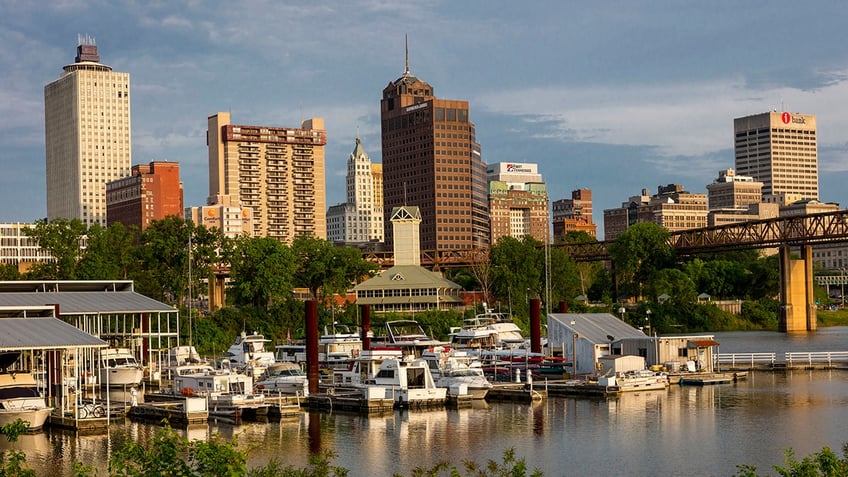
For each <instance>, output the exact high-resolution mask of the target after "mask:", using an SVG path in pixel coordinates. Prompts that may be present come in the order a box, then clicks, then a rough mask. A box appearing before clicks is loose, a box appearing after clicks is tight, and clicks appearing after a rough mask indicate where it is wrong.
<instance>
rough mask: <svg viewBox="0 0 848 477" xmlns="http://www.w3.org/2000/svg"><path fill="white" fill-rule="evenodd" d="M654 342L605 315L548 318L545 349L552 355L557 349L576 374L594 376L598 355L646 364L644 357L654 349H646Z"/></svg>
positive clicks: (555, 315) (640, 332)
mask: <svg viewBox="0 0 848 477" xmlns="http://www.w3.org/2000/svg"><path fill="white" fill-rule="evenodd" d="M655 340H656V338H653V337H651V336H648V335H646V334H645V333H643V332H642V331H641V330H638V329H636V328H633V327H632V326H630V325H628V324H627V323H625V322H623V321H621V320H620V319H618V318H616V317H615V316H614V315H611V314H609V313H551V314H549V315H548V347H549V348H550V349H551V351H552V352H555V351H556V350H561V352H562V356H563V358H564V359H565V360H566V362H570V363H571V366H572V369H575V370H576V374H594V373H595V372H596V371H597V369H598V359H599V358H600V357H602V356H609V355H626V354H634V355H637V356H642V357H643V358H645V359H646V361H648V362H650V358H649V357H648V356H646V355H647V354H648V351H649V349H656V347H655V346H649V344H650V343H653V342H654V341H655ZM640 343H641V344H642V345H643V347H639V344H640ZM643 350H644V351H643ZM634 351H635V352H634ZM643 352H644V354H643Z"/></svg>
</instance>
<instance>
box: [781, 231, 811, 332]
mask: <svg viewBox="0 0 848 477" xmlns="http://www.w3.org/2000/svg"><path fill="white" fill-rule="evenodd" d="M777 327H778V329H779V330H780V331H782V332H785V333H792V332H804V331H816V302H815V297H814V295H813V248H812V247H811V246H810V245H802V246H801V259H800V260H799V259H793V258H792V256H791V254H790V249H789V246H788V245H781V246H780V310H779V311H778V318H777Z"/></svg>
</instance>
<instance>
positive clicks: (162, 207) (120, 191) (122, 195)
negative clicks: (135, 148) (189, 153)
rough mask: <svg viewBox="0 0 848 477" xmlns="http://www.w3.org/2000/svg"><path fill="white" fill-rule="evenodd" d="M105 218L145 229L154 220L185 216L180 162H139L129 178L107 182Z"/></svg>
mask: <svg viewBox="0 0 848 477" xmlns="http://www.w3.org/2000/svg"><path fill="white" fill-rule="evenodd" d="M106 217H107V223H108V224H109V225H111V224H113V223H116V222H120V223H122V224H124V225H125V226H131V225H134V226H136V227H138V228H139V229H140V230H144V229H146V228H147V226H148V225H150V221H152V220H162V219H164V218H165V217H179V218H180V219H182V217H183V183H182V182H181V181H180V164H179V163H177V162H166V161H153V162H151V163H150V164H136V165H134V166H133V167H132V174H131V175H130V176H129V177H123V178H121V179H118V180H115V181H111V182H109V183H107V184H106Z"/></svg>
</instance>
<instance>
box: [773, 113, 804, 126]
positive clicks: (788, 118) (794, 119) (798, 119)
mask: <svg viewBox="0 0 848 477" xmlns="http://www.w3.org/2000/svg"><path fill="white" fill-rule="evenodd" d="M780 120H781V121H783V124H789V123H792V124H807V120H806V119H805V118H804V117H803V116H792V115H791V114H789V113H786V112H784V113H783V114H781V115H780Z"/></svg>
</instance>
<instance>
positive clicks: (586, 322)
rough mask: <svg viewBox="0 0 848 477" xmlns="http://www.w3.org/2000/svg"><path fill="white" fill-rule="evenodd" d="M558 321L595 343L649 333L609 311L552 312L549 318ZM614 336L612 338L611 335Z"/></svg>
mask: <svg viewBox="0 0 848 477" xmlns="http://www.w3.org/2000/svg"><path fill="white" fill-rule="evenodd" d="M551 319H553V320H556V321H558V322H559V323H561V324H562V325H563V326H565V327H566V328H569V329H571V330H572V331H573V332H575V333H578V334H579V335H580V336H581V337H584V338H586V339H587V340H589V341H591V342H592V343H595V344H600V343H609V342H610V341H619V340H622V339H624V338H645V337H647V335H646V334H645V333H643V332H641V331H639V330H638V329H636V328H634V327H632V326H630V325H628V324H627V323H625V322H623V321H621V320H620V319H618V318H617V317H616V316H614V315H611V314H609V313H551V314H550V315H548V320H549V321H550V320H551ZM610 336H611V337H613V339H612V340H611V339H610V338H609V337H610Z"/></svg>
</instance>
